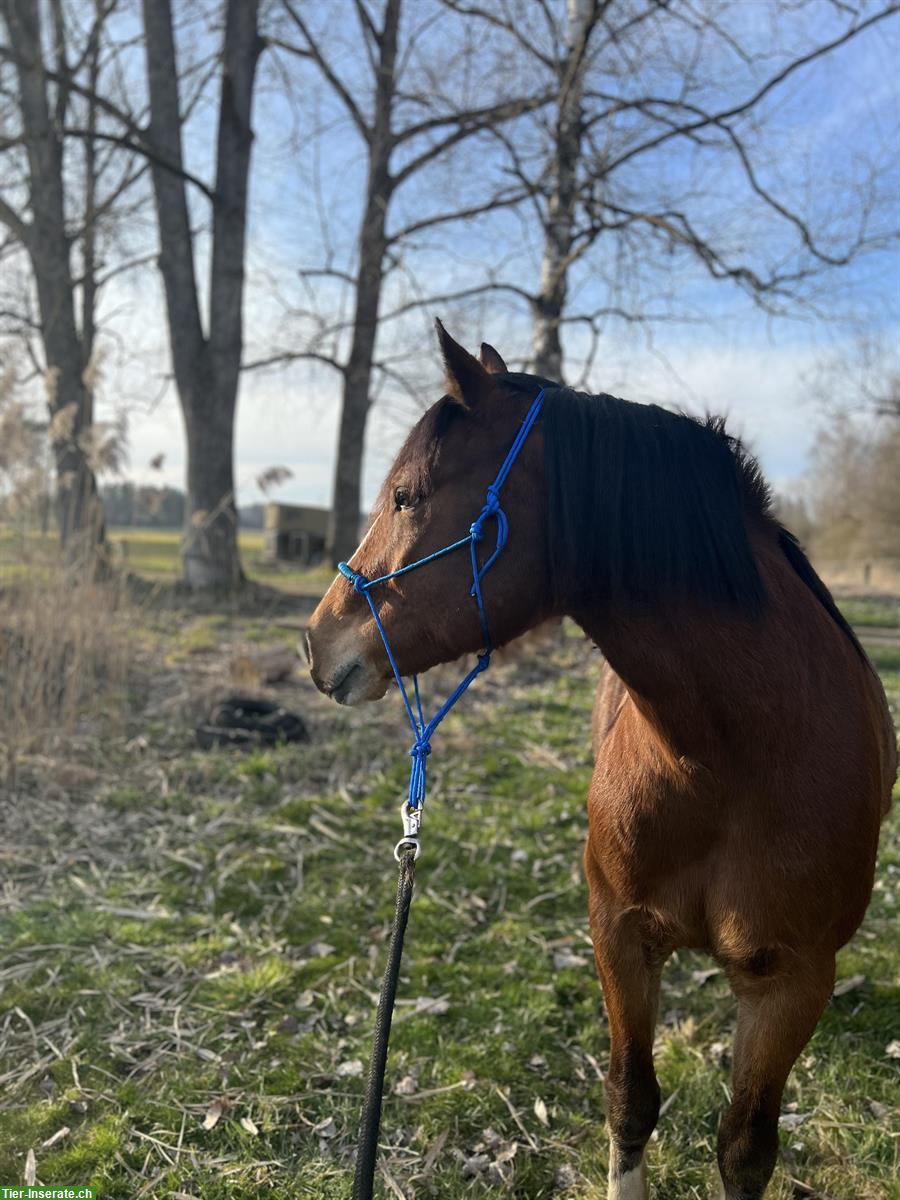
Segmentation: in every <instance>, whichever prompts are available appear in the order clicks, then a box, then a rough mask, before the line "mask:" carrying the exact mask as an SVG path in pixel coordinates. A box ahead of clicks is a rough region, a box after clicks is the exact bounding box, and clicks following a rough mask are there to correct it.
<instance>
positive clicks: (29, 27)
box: [3, 0, 104, 566]
mask: <svg viewBox="0 0 900 1200" xmlns="http://www.w3.org/2000/svg"><path fill="white" fill-rule="evenodd" d="M3 12H4V15H5V17H6V21H7V24H8V26H9V31H10V34H11V37H12V40H13V44H14V45H15V46H16V47H17V49H18V51H19V53H20V54H21V58H20V59H18V60H17V63H16V69H17V75H18V83H19V101H20V106H21V114H22V124H23V127H24V131H25V140H26V148H27V153H28V172H29V198H30V202H31V210H32V222H31V225H30V226H28V227H27V228H26V231H25V246H26V249H27V251H28V254H29V257H30V260H31V266H32V270H33V271H34V277H35V283H36V286H37V293H38V306H39V309H40V314H41V336H42V340H43V346H44V356H45V359H46V363H47V374H48V393H49V396H48V402H49V408H50V416H51V429H52V440H53V455H54V460H55V465H56V476H57V501H56V511H57V520H58V523H59V534H60V544H61V546H62V549H63V553H64V556H65V559H66V561H67V562H69V563H70V564H73V565H79V566H84V565H97V564H99V563H100V562H101V560H102V558H103V552H102V547H103V544H104V520H103V506H102V504H101V502H100V499H99V496H98V493H97V480H96V477H95V475H94V471H93V469H92V466H91V463H90V460H89V457H88V449H87V447H88V446H89V442H88V438H89V431H90V425H91V421H92V410H91V395H90V391H89V389H88V388H87V387H86V386H85V382H84V347H83V345H82V340H81V338H80V336H79V332H78V326H77V323H76V317H75V300H74V284H73V280H72V269H71V259H70V247H69V239H68V236H67V234H66V224H65V196H64V190H63V178H62V172H63V150H62V143H61V140H60V136H61V135H60V131H59V130H58V129H56V128H55V126H54V123H53V120H52V119H51V114H50V106H49V101H48V97H47V79H46V75H45V71H44V62H43V55H42V46H41V28H40V10H39V8H38V6H37V5H35V4H33V3H31V2H30V0H6V3H5V4H4V6H3Z"/></svg>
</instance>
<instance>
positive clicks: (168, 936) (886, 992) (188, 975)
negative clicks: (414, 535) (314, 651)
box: [0, 539, 900, 1200]
mask: <svg viewBox="0 0 900 1200" xmlns="http://www.w3.org/2000/svg"><path fill="white" fill-rule="evenodd" d="M151 541H152V539H151ZM144 546H145V551H141V553H142V554H143V553H144V552H146V555H147V561H155V562H158V563H159V564H160V565H161V564H162V561H163V553H162V551H159V552H158V558H154V551H153V549H152V547H151V546H150V545H149V543H148V542H145V543H144ZM147 569H148V570H149V569H150V568H149V567H148V568H147ZM875 623H876V624H880V623H882V622H881V621H878V622H875ZM139 633H140V639H141V643H142V647H143V649H142V658H141V662H142V664H143V666H142V667H141V670H139V671H137V672H136V674H135V678H134V680H133V683H132V685H131V687H132V692H133V694H132V696H131V697H130V701H129V706H128V708H127V711H126V715H125V717H124V718H121V719H120V720H119V721H118V722H116V721H114V720H107V719H105V718H102V719H101V718H94V719H91V720H85V721H84V722H82V723H81V724H80V725H79V726H78V728H76V729H75V730H74V731H73V733H72V735H71V736H68V737H67V738H66V739H65V740H64V741H62V742H61V743H60V744H58V745H55V746H54V745H48V747H47V748H46V752H45V753H44V754H43V755H42V756H40V757H36V758H34V759H33V760H30V761H29V762H27V763H25V765H24V767H23V768H22V769H21V770H20V774H19V783H18V790H17V793H16V794H15V795H10V794H9V793H8V792H5V793H4V792H2V790H0V804H2V826H3V830H4V836H3V840H2V846H0V856H2V862H3V885H2V891H0V937H2V945H3V947H4V949H3V952H2V959H0V988H2V995H3V999H2V1011H0V1082H2V1089H0V1184H2V1183H12V1182H21V1180H22V1179H23V1177H24V1176H25V1173H26V1170H27V1166H28V1162H29V1153H30V1152H31V1153H33V1155H34V1164H35V1168H36V1177H37V1179H38V1180H39V1181H41V1182H42V1183H44V1184H56V1185H63V1184H79V1183H87V1182H92V1183H93V1184H94V1185H95V1186H96V1187H97V1189H98V1194H99V1195H100V1196H101V1197H104V1198H109V1200H137V1198H139V1197H154V1198H158V1200H162V1198H164V1197H175V1198H180V1200H184V1198H185V1197H197V1198H202V1200H226V1198H227V1200H251V1198H253V1200H257V1198H258V1197H259V1196H261V1195H266V1196H271V1197H273V1198H274V1200H288V1198H291V1200H296V1198H297V1197H311V1198H313V1197H315V1198H322V1200H338V1198H341V1200H343V1198H345V1197H346V1196H347V1195H348V1194H349V1179H350V1174H349V1170H350V1163H351V1157H352V1149H353V1144H354V1139H355V1126H356V1121H357V1117H358V1112H359V1107H360V1102H361V1096H362V1090H363V1078H362V1071H363V1063H364V1062H365V1060H366V1059H367V1055H368V1048H369V1038H370V1034H371V1026H372V1020H373V1016H374V999H375V994H376V992H377V987H378V983H379V979H380V973H381V970H382V965H383V955H384V950H385V941H386V937H387V934H388V929H389V923H390V917H391V910H392V898H393V897H392V893H393V888H394V863H393V860H392V858H391V847H392V845H393V843H394V841H395V840H396V836H397V825H398V818H397V806H398V804H399V800H400V796H401V794H402V792H403V788H404V784H405V778H406V768H407V759H406V756H405V745H406V742H405V737H404V734H403V725H402V721H401V714H400V711H399V705H398V701H397V698H396V697H393V698H392V699H391V700H389V701H387V702H385V703H384V704H382V705H380V706H371V707H367V708H366V709H363V710H357V711H354V712H346V711H344V710H340V709H338V708H336V707H334V706H332V705H330V704H329V703H328V702H327V701H325V700H324V699H323V698H322V697H320V696H319V695H318V694H317V693H316V692H315V691H314V690H313V689H312V687H311V685H310V684H309V682H308V681H307V680H306V679H304V678H300V679H298V680H296V681H295V682H293V683H291V684H288V685H285V686H283V687H282V688H281V689H280V690H279V692H278V693H277V694H278V695H279V696H280V697H281V698H282V699H283V700H284V702H286V703H288V704H290V705H291V706H293V707H296V708H298V709H299V710H300V711H301V712H303V713H304V715H305V716H306V717H307V719H308V721H309V723H310V727H311V732H312V741H311V742H310V743H309V744H308V745H302V746H290V747H284V748H282V749H279V750H275V751H270V752H255V753H250V754H241V753H228V752H224V751H219V752H215V753H203V752H201V751H199V750H198V749H197V748H196V747H195V745H194V743H193V738H192V728H193V724H194V723H195V721H196V720H197V719H199V717H200V715H201V714H202V711H203V707H204V704H205V703H206V701H207V699H208V697H209V696H210V695H211V694H214V693H215V692H216V689H219V691H221V689H222V688H223V687H224V686H226V684H227V663H228V661H229V659H231V658H233V657H234V656H235V655H236V654H240V653H243V652H246V651H248V648H249V650H250V651H252V650H254V649H259V648H260V647H265V646H267V645H270V644H272V643H274V642H276V641H280V640H283V639H284V636H285V634H284V631H283V630H282V631H279V630H277V629H275V628H273V627H272V626H271V625H269V624H267V623H265V622H263V621H262V620H260V619H257V618H250V617H237V618H232V617H229V616H226V615H222V614H215V613H213V614H207V615H202V614H197V613H185V614H183V615H177V614H176V615H175V616H174V618H173V615H172V614H171V613H170V614H162V615H154V614H148V613H145V614H144V615H143V616H142V617H141V624H140V630H139ZM873 655H874V656H875V661H876V663H877V666H878V668H879V670H880V671H881V673H882V676H883V678H884V680H885V683H886V685H887V687H888V689H889V691H890V694H891V698H892V703H893V705H894V710H895V712H897V711H898V708H900V651H898V650H897V649H896V648H893V647H891V646H873ZM597 665H598V660H597V656H596V654H594V653H593V652H591V651H590V650H589V649H588V648H587V646H586V645H585V644H584V642H583V641H582V640H581V639H580V638H575V637H569V638H567V639H565V641H564V643H563V644H560V645H559V646H557V647H556V649H555V650H553V652H552V653H549V654H546V653H545V654H544V655H543V656H542V657H535V656H531V657H521V658H518V659H513V660H512V661H509V662H507V663H504V664H501V665H499V666H498V667H497V669H496V670H495V671H492V672H491V673H489V675H488V676H486V677H485V678H484V679H482V680H480V681H479V684H478V686H477V687H476V688H475V689H473V692H472V693H471V695H470V697H468V698H467V701H466V703H465V704H464V705H463V706H461V708H460V709H459V710H457V712H456V713H455V714H454V715H452V716H451V717H450V718H449V719H448V721H447V723H446V727H445V729H442V734H443V736H442V737H441V738H440V739H437V740H436V744H435V753H434V755H433V756H432V759H431V761H430V767H429V778H430V781H431V788H430V796H429V810H428V818H427V825H426V833H425V852H424V856H423V859H422V861H421V864H420V871H419V879H418V890H417V897H416V900H415V903H414V906H413V912H412V916H411V922H410V931H409V936H408V952H407V956H406V958H405V960H404V969H403V979H402V984H401V991H400V1004H399V1009H398V1018H397V1023H396V1025H395V1032H394V1036H393V1040H392V1051H391V1059H390V1065H389V1088H390V1095H389V1098H388V1100H387V1103H386V1107H385V1115H384V1125H383V1136H382V1143H383V1147H384V1151H383V1158H382V1161H383V1165H384V1174H383V1177H382V1181H381V1185H380V1186H381V1195H383V1196H385V1197H389V1196H391V1197H406V1198H407V1200H412V1198H414V1197H415V1198H417V1200H431V1198H433V1200H439V1198H440V1200H463V1198H464V1197H480V1196H491V1195H510V1196H514V1197H520V1198H522V1200H537V1198H539V1197H541V1198H542V1197H551V1196H562V1197H573V1198H574V1197H579V1198H581V1197H585V1198H588V1200H597V1198H599V1197H601V1196H603V1195H605V1185H604V1184H603V1182H602V1180H603V1178H604V1170H605V1164H606V1138H605V1133H604V1129H603V1090H602V1071H603V1067H604V1063H605V1059H606V1054H607V1049H608V1040H607V1033H606V1024H605V1019H604V1015H603V1008H602V1002H601V998H600V992H599V988H598V985H597V983H596V981H595V978H594V972H593V967H592V964H591V954H590V944H589V940H588V933H587V922H586V916H585V905H586V896H585V886H584V882H583V879H582V874H581V866H580V854H581V847H582V843H583V839H584V833H585V814H584V795H585V790H586V786H587V781H588V777H589V771H590V765H589V756H588V728H589V710H590V703H591V696H592V691H593V686H594V682H595V678H596V670H597ZM436 675H437V678H435V679H434V680H433V681H432V679H431V677H429V688H433V689H434V694H438V693H440V692H441V691H442V690H443V689H444V688H445V686H446V682H447V681H446V680H443V681H442V679H441V678H440V672H438V673H436ZM898 811H900V810H898V809H897V807H896V806H895V809H894V813H893V816H892V819H891V823H890V824H889V826H888V827H887V828H886V829H885V833H884V839H883V846H882V854H881V863H880V870H879V877H878V883H877V885H876V891H875V895H874V898H873V902H872V906H871V908H870V911H869V915H868V917H867V919H866V922H865V924H864V926H863V928H862V929H861V930H860V932H859V933H858V935H857V936H856V938H855V939H854V941H853V943H852V944H851V945H850V946H849V947H848V948H847V949H846V950H845V951H844V952H843V953H842V955H841V958H840V966H839V977H840V979H841V980H842V981H844V982H845V984H849V985H850V986H849V987H848V989H847V990H846V991H843V992H842V994H840V995H838V996H837V997H836V998H835V1000H834V1001H833V1003H832V1005H831V1006H830V1008H829V1009H828V1011H827V1012H826V1014H825V1017H824V1018H823V1021H822V1023H821V1025H820V1028H819V1030H818V1032H817V1033H816V1035H815V1038H814V1039H813V1041H812V1043H811V1044H810V1046H809V1047H808V1049H807V1051H806V1052H805V1053H804V1055H803V1056H802V1059H801V1061H800V1063H799V1064H798V1067H797V1068H796V1070H795V1072H794V1074H793V1076H792V1078H791V1081H790V1083H789V1086H788V1091H787V1094H786V1097H785V1108H784V1116H785V1122H784V1125H785V1128H784V1129H783V1138H782V1146H783V1152H784V1157H783V1164H782V1165H781V1167H780V1168H779V1170H778V1173H777V1176H776V1180H775V1182H774V1183H773V1186H772V1190H771V1195H772V1196H773V1198H777V1200H787V1198H788V1197H799V1196H818V1197H820V1198H823V1200H824V1198H826V1197H831V1198H832V1200H890V1198H892V1197H900V1181H898V1162H900V1114H898V1091H900V1062H898V1061H897V1059H896V1057H892V1056H891V1054H889V1053H888V1049H887V1048H888V1047H889V1046H890V1045H891V1043H892V1042H893V1043H895V1044H896V1039H898V1038H900V944H898V938H897V922H896V913H897V908H898V904H900V818H898ZM712 966H713V964H712V963H711V962H710V961H709V960H707V959H706V958H704V957H703V956H700V955H696V954H691V953H680V954H678V955H677V956H675V957H674V958H673V959H672V960H671V961H670V963H669V965H668V967H667V970H666V975H665V982H664V991H663V999H662V1007H661V1022H660V1026H659V1030H658V1041H657V1064H658V1070H659V1076H660V1081H661V1085H662V1090H663V1097H664V1115H663V1116H662V1118H661V1120H660V1123H659V1127H658V1131H657V1134H656V1136H655V1138H654V1141H653V1144H652V1147H651V1160H652V1174H653V1181H654V1187H655V1191H654V1195H655V1196H656V1197H660V1198H664V1200H682V1198H685V1200H686V1198H696V1200H700V1198H705V1197H707V1196H709V1195H711V1194H712V1181H713V1170H714V1144H715V1132H716V1127H717V1122H718V1119H719V1114H720V1112H721V1110H722V1107H723V1105H724V1104H725V1103H726V1100H727V1096H728V1089H729V1076H728V1042H729V1038H730V1034H731V1028H732V1022H733V1017H734V1010H733V1005H732V1002H731V999H730V996H729V993H728V990H727V987H726V986H725V983H724V981H723V978H722V977H721V975H718V974H712V975H710V974H709V972H708V970H707V969H708V968H711V967H712ZM838 991H839V992H841V991H842V989H841V988H839V989H838Z"/></svg>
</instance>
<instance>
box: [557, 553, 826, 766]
mask: <svg viewBox="0 0 900 1200" xmlns="http://www.w3.org/2000/svg"><path fill="white" fill-rule="evenodd" d="M758 561H759V562H760V569H761V573H762V575H763V579H764V582H765V584H766V587H767V590H768V591H769V593H770V601H769V603H768V605H767V609H766V611H765V612H764V613H763V614H762V615H761V616H760V617H756V618H750V617H745V616H742V615H741V614H737V613H733V612H728V611H722V610H716V609H714V608H712V607H706V608H705V609H701V608H699V607H695V606H692V605H691V604H690V603H688V602H685V603H682V604H680V605H669V606H665V607H663V606H660V608H659V610H658V611H656V612H654V611H646V612H643V613H640V614H636V613H633V612H631V613H610V612H607V611H601V610H599V609H597V610H593V611H590V610H585V609H582V610H580V611H578V612H572V616H573V617H574V618H575V619H576V620H577V621H578V623H579V624H580V625H581V626H582V628H583V629H584V631H585V633H587V634H588V636H589V637H590V638H592V640H593V641H594V642H595V643H596V644H597V646H598V647H599V648H600V650H601V651H602V652H603V655H604V657H605V658H606V660H607V662H608V663H609V664H610V666H611V667H612V669H613V670H614V671H615V672H616V674H617V675H618V676H619V677H620V679H622V681H623V683H624V684H625V686H626V688H627V689H628V692H629V695H630V697H631V700H632V702H633V704H634V706H635V708H636V709H637V712H638V713H639V714H640V717H641V718H642V719H643V721H644V722H645V724H646V727H647V729H648V731H650V732H651V733H652V735H653V736H654V737H655V738H656V740H657V741H658V743H659V745H660V747H661V748H662V749H663V750H664V751H665V752H667V753H668V754H669V755H671V756H672V757H673V758H677V759H689V760H694V761H697V762H699V763H702V764H704V765H706V766H710V767H712V766H716V765H718V766H720V767H721V768H722V769H723V770H725V769H728V768H730V767H733V766H734V765H735V764H737V763H738V762H740V761H742V760H743V759H744V758H745V756H746V755H747V753H748V752H749V753H753V752H754V750H756V751H757V752H758V748H759V746H760V745H763V744H766V745H771V743H772V739H773V737H774V738H778V737H780V736H783V735H782V733H781V731H782V730H785V729H786V728H787V726H788V724H789V720H788V718H789V716H790V711H791V706H792V705H795V704H796V694H795V693H796V683H795V681H796V678H797V674H798V654H799V653H801V651H800V649H799V647H798V644H797V638H798V636H799V638H800V640H801V641H802V640H803V639H804V638H805V632H806V631H805V630H804V623H805V624H806V625H807V626H808V625H809V620H808V617H809V610H810V601H811V600H812V597H811V596H810V595H809V593H808V592H806V589H805V588H804V587H803V585H802V584H801V583H800V581H799V580H798V579H797V578H796V576H794V575H793V572H792V571H791V569H790V567H789V566H788V564H787V563H786V562H785V561H784V559H783V557H782V556H780V555H773V554H771V553H770V552H769V550H768V548H766V547H763V548H762V551H761V553H760V554H759V555H758ZM798 585H799V586H798ZM798 631H799V632H798ZM812 632H813V631H812V630H810V633H812Z"/></svg>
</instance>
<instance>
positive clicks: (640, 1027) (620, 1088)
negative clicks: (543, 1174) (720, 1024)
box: [591, 884, 665, 1200]
mask: <svg viewBox="0 0 900 1200" xmlns="http://www.w3.org/2000/svg"><path fill="white" fill-rule="evenodd" d="M591 932H592V934H593V941H594V957H595V959H596V962H597V970H598V972H599V975H600V980H601V983H602V985H603V998H604V1001H605V1004H606V1012H607V1016H608V1017H609V1036H610V1055H609V1071H608V1072H607V1076H606V1122H607V1126H608V1129H609V1193H608V1195H609V1200H647V1196H648V1191H647V1181H646V1168H645V1165H644V1148H645V1147H646V1145H647V1142H648V1140H649V1138H650V1135H651V1133H652V1132H653V1130H654V1128H655V1126H656V1120H657V1117H658V1116H659V1084H658V1083H657V1082H656V1074H655V1072H654V1070H653V1031H654V1027H655V1025H656V1010H657V1005H658V1000H659V982H660V975H661V973H662V965H663V961H664V958H665V955H664V953H662V952H661V951H660V948H659V946H658V945H654V944H653V943H652V942H651V941H650V940H648V938H647V937H646V933H645V930H644V928H643V918H642V917H641V915H640V914H639V913H637V912H635V911H634V910H625V911H622V910H618V911H617V910H616V908H615V906H614V905H611V904H610V903H609V902H608V899H607V898H605V897H604V896H603V893H602V889H601V888H600V887H599V886H597V885H596V884H593V885H592V887H591Z"/></svg>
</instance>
